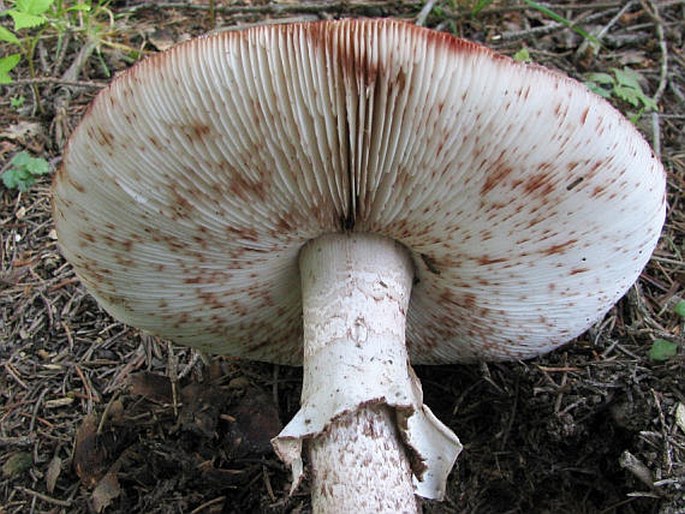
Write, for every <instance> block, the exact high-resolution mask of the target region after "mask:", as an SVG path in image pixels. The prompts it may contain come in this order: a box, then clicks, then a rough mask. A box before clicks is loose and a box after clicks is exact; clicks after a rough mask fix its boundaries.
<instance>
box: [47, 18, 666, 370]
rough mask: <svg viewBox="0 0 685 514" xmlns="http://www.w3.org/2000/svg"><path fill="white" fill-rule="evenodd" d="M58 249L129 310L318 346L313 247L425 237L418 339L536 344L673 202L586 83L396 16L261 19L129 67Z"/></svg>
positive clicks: (90, 139)
mask: <svg viewBox="0 0 685 514" xmlns="http://www.w3.org/2000/svg"><path fill="white" fill-rule="evenodd" d="M54 187H55V220H56V227H57V232H58V236H59V240H60V244H61V247H62V250H63V252H64V255H65V256H66V258H67V259H68V260H69V261H70V262H71V263H72V264H73V265H74V267H75V269H76V272H77V274H78V276H79V277H80V278H81V280H82V281H83V282H84V283H85V284H86V286H87V287H88V289H89V291H90V292H91V293H92V294H93V295H94V296H95V297H96V298H97V299H98V301H99V302H100V303H101V304H102V305H103V306H104V307H105V308H106V309H107V310H108V311H109V312H110V313H111V314H112V315H113V316H115V317H116V318H118V319H120V320H122V321H124V322H126V323H129V324H131V325H134V326H137V327H140V328H142V329H145V330H147V331H149V332H151V333H154V334H157V335H160V336H162V337H165V338H169V339H172V340H174V341H176V342H179V343H181V344H186V345H190V346H195V347H198V348H200V349H203V350H206V351H209V352H213V353H225V354H231V355H240V356H243V357H246V358H252V359H260V360H266V361H272V362H279V363H285V364H299V363H301V360H302V348H301V339H302V333H301V332H302V327H301V314H302V304H301V299H300V284H299V272H298V268H297V256H298V252H299V250H300V248H301V247H302V246H303V245H304V244H305V243H306V242H307V241H309V240H311V239H314V238H316V237H318V236H320V235H323V234H327V233H335V232H341V231H345V230H350V231H353V232H369V233H376V234H379V235H383V236H386V237H389V238H392V239H394V240H396V241H398V242H399V243H401V244H403V245H404V246H405V247H406V248H408V250H409V251H410V252H411V255H412V258H413V261H414V264H415V266H416V273H417V279H418V282H417V283H416V284H415V286H414V289H413V292H412V298H411V302H410V306H409V313H408V326H407V343H408V349H409V354H410V356H411V358H412V362H414V363H448V362H456V361H469V360H476V359H509V358H525V357H530V356H534V355H536V354H540V353H543V352H546V351H549V350H551V349H553V348H555V347H556V346H558V345H560V344H562V343H564V342H566V341H568V340H570V339H572V338H573V337H575V336H577V335H579V334H581V333H582V332H583V331H584V330H586V329H587V328H588V327H589V326H590V325H591V324H593V323H594V322H596V321H597V320H598V319H599V318H601V317H602V316H603V315H604V314H605V313H606V311H607V310H608V309H609V308H610V307H611V306H612V305H613V304H614V303H615V302H616V301H617V300H618V299H619V298H620V297H621V296H622V295H623V294H624V293H625V291H626V290H627V289H628V288H629V287H630V285H631V284H632V283H633V282H634V281H635V280H636V279H637V277H638V275H639V273H640V271H641V270H642V268H643V267H644V266H645V264H646V263H647V261H648V259H649V256H650V254H651V252H652V250H653V249H654V247H655V245H656V242H657V239H658V237H659V233H660V231H661V226H662V224H663V220H664V213H665V199H664V198H665V196H664V189H665V176H664V171H663V168H662V166H661V164H660V163H659V162H658V161H657V160H656V158H655V157H654V155H653V154H652V152H651V150H650V148H649V146H648V145H647V143H646V142H645V141H644V140H643V139H642V137H641V136H640V135H639V134H638V132H637V131H636V130H635V128H634V127H633V126H632V125H631V124H630V123H629V122H628V121H627V120H625V119H624V118H623V117H622V116H621V115H620V114H619V113H618V112H617V111H615V110H614V109H613V108H612V107H611V106H610V105H609V104H607V103H606V102H605V101H604V100H602V99H600V98H599V97H597V96H595V95H593V94H592V93H590V92H589V91H587V90H586V88H585V87H584V86H582V85H581V84H579V83H577V82H575V81H573V80H570V79H568V78H565V77H563V76H561V75H559V74H557V73H553V72H549V71H546V70H544V69H542V68H540V67H537V66H528V65H524V64H520V63H514V62H513V61H511V60H510V59H508V58H504V57H500V56H497V55H495V54H493V53H492V52H490V51H489V50H487V49H485V48H482V47H480V46H477V45H474V44H472V43H468V42H465V41H462V40H459V39H456V38H453V37H451V36H449V35H446V34H442V33H436V32H433V31H429V30H426V29H422V28H418V27H415V26H412V25H407V24H404V23H400V22H395V21H388V20H384V21H349V20H348V21H342V22H322V23H315V24H297V25H282V26H266V27H259V28H254V29H249V30H246V31H244V32H228V33H224V34H220V35H216V36H212V37H206V38H201V39H197V40H193V41H190V42H188V43H185V44H182V45H180V46H178V47H176V48H174V49H172V50H171V51H169V52H167V53H164V54H161V55H158V56H155V57H152V58H150V59H148V60H146V61H144V62H142V63H140V64H138V65H137V66H135V67H134V68H132V69H131V70H129V71H127V72H124V73H122V74H121V75H120V76H119V77H117V78H116V79H115V80H114V81H113V83H112V84H111V86H110V87H109V88H107V89H106V90H105V91H103V92H102V93H101V94H100V95H99V96H98V98H97V99H96V100H95V102H94V103H93V105H92V107H91V109H90V110H89V112H88V113H87V115H86V116H85V117H84V119H83V121H82V123H81V125H80V126H79V127H78V129H77V130H76V132H75V133H74V135H73V137H72V138H71V140H70V142H69V146H68V149H67V151H66V153H65V156H64V164H63V168H62V169H61V171H60V173H59V174H58V176H57V177H56V179H55V186H54Z"/></svg>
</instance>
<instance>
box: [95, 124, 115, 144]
mask: <svg viewBox="0 0 685 514" xmlns="http://www.w3.org/2000/svg"><path fill="white" fill-rule="evenodd" d="M97 131H98V134H99V136H100V137H99V138H97V140H98V142H99V143H100V144H101V145H102V146H109V147H111V146H113V144H114V134H112V133H111V132H110V131H109V130H106V129H104V128H103V127H98V128H97Z"/></svg>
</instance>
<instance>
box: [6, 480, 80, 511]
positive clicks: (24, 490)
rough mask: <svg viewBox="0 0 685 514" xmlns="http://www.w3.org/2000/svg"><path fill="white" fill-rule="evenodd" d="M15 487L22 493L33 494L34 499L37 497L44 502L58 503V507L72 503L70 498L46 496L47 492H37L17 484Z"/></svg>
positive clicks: (69, 505) (68, 505)
mask: <svg viewBox="0 0 685 514" xmlns="http://www.w3.org/2000/svg"><path fill="white" fill-rule="evenodd" d="M15 489H17V490H18V491H21V492H22V493H25V494H28V495H30V496H33V498H34V499H36V498H37V499H39V500H43V501H44V502H47V503H51V504H53V505H58V506H59V507H71V504H72V502H71V501H70V500H59V499H57V498H53V497H52V496H48V495H47V494H43V493H39V492H38V491H34V490H33V489H29V488H28V487H22V486H20V485H18V486H15Z"/></svg>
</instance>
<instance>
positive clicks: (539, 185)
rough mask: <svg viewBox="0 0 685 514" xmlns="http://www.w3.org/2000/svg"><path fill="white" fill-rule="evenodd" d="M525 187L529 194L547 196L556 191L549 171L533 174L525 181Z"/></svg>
mask: <svg viewBox="0 0 685 514" xmlns="http://www.w3.org/2000/svg"><path fill="white" fill-rule="evenodd" d="M523 189H524V190H525V192H526V193H527V194H529V195H536V196H541V197H545V196H548V195H549V194H551V193H552V192H553V191H554V184H553V183H552V177H551V176H550V175H548V174H547V173H538V174H535V175H532V176H531V177H530V178H528V180H526V181H525V182H524V183H523Z"/></svg>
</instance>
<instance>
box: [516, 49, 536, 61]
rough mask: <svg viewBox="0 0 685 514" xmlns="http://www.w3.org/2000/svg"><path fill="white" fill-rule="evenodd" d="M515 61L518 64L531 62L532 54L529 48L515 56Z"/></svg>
mask: <svg viewBox="0 0 685 514" xmlns="http://www.w3.org/2000/svg"><path fill="white" fill-rule="evenodd" d="M514 60H515V61H516V62H531V61H532V59H531V58H530V52H529V51H528V49H527V48H525V47H524V48H521V50H519V51H518V52H516V53H515V54H514Z"/></svg>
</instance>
